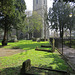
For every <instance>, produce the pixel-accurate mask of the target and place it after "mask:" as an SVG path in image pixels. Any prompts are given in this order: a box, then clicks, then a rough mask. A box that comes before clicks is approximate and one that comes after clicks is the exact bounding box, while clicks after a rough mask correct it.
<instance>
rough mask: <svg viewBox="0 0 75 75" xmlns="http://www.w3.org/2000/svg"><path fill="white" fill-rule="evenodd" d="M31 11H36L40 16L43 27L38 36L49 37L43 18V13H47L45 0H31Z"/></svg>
mask: <svg viewBox="0 0 75 75" xmlns="http://www.w3.org/2000/svg"><path fill="white" fill-rule="evenodd" d="M33 11H36V12H37V13H38V14H39V15H40V16H41V17H42V26H43V28H42V30H41V32H40V34H39V35H40V37H41V38H44V37H46V38H48V37H49V29H48V28H47V24H46V22H45V18H46V17H45V16H46V15H45V14H46V13H47V0H33ZM37 16H38V15H37ZM35 34H36V35H38V33H35ZM35 34H34V35H35ZM39 35H38V36H39Z"/></svg>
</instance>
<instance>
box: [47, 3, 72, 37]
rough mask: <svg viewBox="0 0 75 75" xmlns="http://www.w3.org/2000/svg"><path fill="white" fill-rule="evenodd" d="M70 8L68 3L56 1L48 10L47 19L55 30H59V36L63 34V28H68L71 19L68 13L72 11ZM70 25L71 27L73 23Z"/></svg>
mask: <svg viewBox="0 0 75 75" xmlns="http://www.w3.org/2000/svg"><path fill="white" fill-rule="evenodd" d="M71 10H72V8H71V6H70V4H69V3H66V2H57V3H55V4H54V6H53V8H52V9H50V11H49V15H48V20H49V21H50V23H51V26H50V27H51V29H55V30H56V31H57V30H59V31H60V37H62V36H63V33H62V31H63V29H65V30H66V29H70V23H71V21H70V20H71V19H70V17H69V15H70V14H71V13H72V11H71ZM72 20H73V19H72ZM71 26H72V27H73V24H72V25H71Z"/></svg>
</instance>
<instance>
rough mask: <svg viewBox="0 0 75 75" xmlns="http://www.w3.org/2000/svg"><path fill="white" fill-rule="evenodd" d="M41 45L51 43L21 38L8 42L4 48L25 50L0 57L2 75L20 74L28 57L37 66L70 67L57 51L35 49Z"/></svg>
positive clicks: (62, 68) (63, 68) (58, 68)
mask: <svg viewBox="0 0 75 75" xmlns="http://www.w3.org/2000/svg"><path fill="white" fill-rule="evenodd" d="M41 45H50V44H49V42H48V41H46V42H33V41H31V40H20V41H19V42H13V43H8V46H5V47H4V48H13V47H19V48H20V49H23V50H25V51H24V52H21V53H18V54H15V55H12V56H6V57H0V71H1V74H0V75H18V74H19V72H20V69H21V65H22V63H23V62H24V61H25V60H27V59H30V60H31V64H32V66H36V67H44V68H49V67H52V69H56V70H67V69H69V67H68V65H66V63H65V62H64V60H63V59H61V57H60V56H59V53H58V52H57V51H56V52H54V53H48V52H43V51H36V50H35V48H36V47H37V46H38V47H39V48H40V47H41Z"/></svg>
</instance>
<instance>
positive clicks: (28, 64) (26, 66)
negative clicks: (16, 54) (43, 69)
mask: <svg viewBox="0 0 75 75" xmlns="http://www.w3.org/2000/svg"><path fill="white" fill-rule="evenodd" d="M30 68H31V60H30V59H28V60H26V61H24V62H23V64H22V68H21V72H20V75H24V74H26V72H27V71H29V70H30Z"/></svg>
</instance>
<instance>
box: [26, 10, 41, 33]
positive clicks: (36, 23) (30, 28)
mask: <svg viewBox="0 0 75 75" xmlns="http://www.w3.org/2000/svg"><path fill="white" fill-rule="evenodd" d="M25 22H26V27H25V28H26V31H27V32H28V34H29V33H34V32H35V30H37V31H40V30H41V28H42V18H41V16H40V15H39V14H38V13H37V12H35V11H34V12H33V13H32V16H29V17H27V18H26V21H25Z"/></svg>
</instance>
